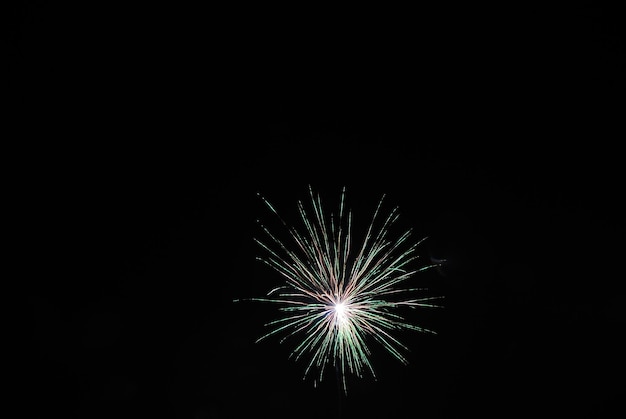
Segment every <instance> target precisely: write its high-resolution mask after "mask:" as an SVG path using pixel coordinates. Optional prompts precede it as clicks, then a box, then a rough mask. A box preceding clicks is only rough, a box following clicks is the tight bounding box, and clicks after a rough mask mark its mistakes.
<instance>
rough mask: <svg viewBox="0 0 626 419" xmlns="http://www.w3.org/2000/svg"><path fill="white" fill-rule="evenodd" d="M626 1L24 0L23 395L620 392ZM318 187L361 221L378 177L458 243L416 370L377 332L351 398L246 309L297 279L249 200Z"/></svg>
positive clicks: (602, 411)
mask: <svg viewBox="0 0 626 419" xmlns="http://www.w3.org/2000/svg"><path fill="white" fill-rule="evenodd" d="M615 3H618V2H615ZM612 4H613V3H609V2H606V3H603V2H593V3H592V2H589V3H586V2H580V1H575V2H568V3H567V5H566V6H561V5H556V4H553V3H546V2H537V4H531V3H527V2H525V3H519V4H515V5H502V4H488V3H486V4H483V5H481V6H476V5H473V4H472V5H455V4H449V3H446V4H441V5H439V6H436V7H435V6H413V7H411V8H408V7H407V8H401V7H397V8H396V7H394V6H386V7H384V8H379V7H366V6H363V5H355V6H353V7H348V6H342V7H341V8H340V7H338V6H336V5H329V6H324V7H322V6H320V5H313V4H312V5H308V6H303V5H301V6H298V7H294V6H281V7H278V6H276V7H270V6H266V5H262V6H258V5H257V6H252V5H243V4H242V5H237V6H232V7H231V6H220V5H218V6H198V5H197V4H185V3H183V2H177V3H176V4H173V3H163V2H156V3H155V2H144V3H137V2H118V3H115V2H106V3H101V4H94V3H93V2H89V5H85V4H70V3H64V5H62V6H60V5H54V4H50V2H33V1H27V2H22V3H20V5H19V6H15V7H14V8H13V9H11V12H10V13H8V14H7V16H8V20H9V25H6V27H7V28H9V29H8V30H7V31H6V34H7V35H8V37H7V39H8V40H9V42H8V47H7V48H6V49H5V56H7V57H8V58H9V59H8V60H6V62H7V63H8V64H7V65H6V66H7V67H8V69H9V74H10V78H9V79H8V81H9V83H8V87H9V89H10V90H11V92H12V94H13V95H12V96H10V98H11V100H12V101H13V102H12V106H11V109H10V111H9V112H8V114H6V116H7V117H8V118H7V119H8V120H9V122H11V123H12V124H11V125H10V126H11V127H15V128H17V129H16V130H11V131H9V130H8V131H7V132H9V133H10V135H9V137H10V138H11V150H10V151H9V152H8V153H7V155H6V158H7V159H9V160H10V163H17V164H16V165H15V166H16V169H15V170H13V171H11V174H10V175H9V177H8V178H7V180H8V184H9V189H10V191H15V192H16V193H17V196H16V198H15V199H12V200H11V201H10V205H11V206H12V208H14V209H15V210H16V211H15V213H16V215H15V217H14V218H10V222H11V223H12V224H13V225H14V226H15V227H16V228H17V230H18V232H19V235H18V238H17V239H16V240H15V242H14V246H13V248H14V249H17V251H18V253H19V254H20V255H22V256H25V257H24V258H23V259H16V260H18V261H19V262H20V266H21V269H20V270H19V274H18V275H19V276H18V284H19V285H20V286H21V287H20V290H19V294H18V301H19V303H20V305H21V307H23V309H24V314H23V316H22V317H21V318H23V320H24V321H23V324H24V326H23V329H22V330H23V332H24V334H25V338H24V339H23V340H21V342H23V348H22V347H21V345H20V351H21V352H22V354H23V355H25V356H24V358H25V360H24V361H23V363H22V367H23V368H22V369H23V377H22V378H23V380H22V381H21V382H20V384H19V385H18V386H17V388H18V390H19V391H20V392H21V393H22V394H23V395H24V396H25V402H24V404H23V406H22V408H23V412H24V414H25V415H26V416H28V417H40V416H43V415H45V416H49V415H52V414H57V413H60V414H62V415H63V416H64V417H81V418H100V417H102V418H104V417H134V418H137V417H157V416H158V417H168V418H213V417H218V418H221V417H237V418H238V417H250V416H251V415H259V416H261V417H266V416H267V417H277V418H278V417H320V416H326V417H346V418H348V417H357V416H359V417H381V416H382V417H391V416H393V415H399V414H403V415H406V417H442V418H443V417H458V416H460V415H461V414H463V415H465V414H467V415H470V414H477V415H481V416H488V417H522V416H527V415H530V414H544V413H545V414H553V415H559V416H569V417H595V418H598V417H608V416H609V415H613V414H615V413H616V412H617V413H619V412H623V411H624V407H623V400H624V396H625V388H624V384H623V374H624V372H625V371H624V360H623V353H624V350H625V349H626V348H625V347H624V344H623V339H622V337H623V328H624V319H625V317H624V298H625V296H626V295H625V291H624V285H623V263H622V261H621V258H622V257H623V242H624V238H625V236H624V232H625V231H624V225H623V221H622V220H623V210H624V207H623V204H622V202H621V201H622V199H621V198H622V189H623V188H622V181H621V176H622V167H621V166H622V153H621V147H620V142H621V141H622V140H623V130H622V129H621V126H620V122H621V121H620V119H621V118H622V117H621V116H620V106H621V105H622V104H623V99H622V95H623V93H624V77H623V74H624V69H625V66H624V28H623V23H622V22H621V20H620V13H622V15H621V16H623V10H619V9H618V8H617V7H616V6H614V5H612ZM622 20H623V19H622ZM308 185H311V186H312V187H313V188H314V189H315V190H316V191H319V192H320V193H321V194H322V199H323V201H324V202H325V203H328V208H335V205H336V203H337V200H338V199H339V194H340V192H341V188H342V187H343V186H346V187H347V191H348V196H347V199H348V205H349V206H350V207H351V208H352V209H353V211H354V214H355V217H357V218H355V220H357V221H360V222H361V223H365V222H366V217H368V216H370V215H371V213H372V211H373V209H374V207H375V205H376V203H377V201H378V199H379V198H380V196H381V195H382V194H386V198H385V199H386V201H385V202H386V205H387V207H386V208H387V209H391V208H392V207H393V206H395V205H398V206H399V207H400V212H401V219H400V222H399V228H413V229H414V231H415V234H416V236H417V237H422V236H429V239H428V240H427V241H426V242H425V243H424V245H423V246H422V247H421V248H420V252H421V253H422V255H423V257H424V259H423V260H424V261H425V262H428V260H429V258H431V257H432V258H436V259H441V258H445V259H447V261H448V262H447V263H446V264H445V265H444V266H443V268H442V269H441V270H439V271H434V270H432V271H428V272H426V273H424V274H423V275H422V276H418V277H416V278H415V281H416V282H418V283H420V284H426V285H428V286H430V287H431V288H432V292H433V293H441V294H443V295H445V296H446V300H445V308H444V309H442V310H434V311H433V310H427V311H420V312H415V313H414V315H415V316H416V317H415V319H416V322H417V323H419V324H425V325H429V326H431V327H433V328H434V329H435V330H437V332H438V334H437V335H417V334H407V335H402V338H403V341H404V342H406V343H407V344H408V346H409V347H410V348H411V352H410V353H409V354H408V358H409V361H410V364H409V365H408V366H402V365H400V364H399V363H398V362H396V361H395V360H393V359H391V358H390V357H389V356H388V355H387V354H386V353H384V352H382V351H381V350H380V348H378V347H376V345H373V348H374V349H373V350H374V353H373V363H374V367H375V368H376V371H377V374H378V381H372V380H371V379H370V378H369V377H366V378H364V379H363V380H352V379H351V380H350V381H349V389H348V390H349V395H348V397H344V396H340V393H338V391H337V385H336V383H335V381H334V377H333V376H332V374H330V375H329V376H328V377H327V380H325V381H323V382H322V383H321V384H320V385H319V386H318V387H317V388H314V387H313V383H312V381H311V380H307V381H303V380H302V379H301V378H302V373H303V368H304V364H303V363H301V362H298V363H297V362H294V361H293V360H289V359H288V354H289V351H290V349H291V348H293V345H294V343H295V342H296V340H292V341H287V342H285V343H284V344H283V345H279V344H278V341H277V340H276V339H274V340H268V341H266V342H263V343H259V344H255V343H254V340H255V339H256V338H257V337H259V336H260V335H261V334H262V333H263V331H264V329H263V323H265V322H266V321H268V320H271V319H273V318H274V316H275V315H277V312H276V311H275V307H273V306H266V305H262V304H253V303H237V304H235V303H233V302H232V300H233V299H234V298H245V297H252V296H260V295H262V294H263V293H264V292H266V291H267V290H269V289H271V288H273V287H274V286H276V285H277V283H278V278H277V277H276V276H275V275H274V274H273V273H272V272H271V271H269V270H267V269H265V268H264V267H263V266H262V265H260V264H259V263H257V262H255V260H254V258H255V256H257V255H259V254H260V251H259V249H257V248H256V247H255V246H254V243H253V241H252V238H253V237H254V236H256V235H258V233H259V231H258V227H257V225H256V223H255V220H256V219H257V218H260V219H263V220H264V221H266V222H267V223H268V225H270V226H272V227H275V228H279V227H280V224H279V223H277V222H276V220H275V219H273V218H272V217H271V214H270V213H269V212H268V211H267V209H266V208H265V207H263V205H262V203H261V202H260V200H259V199H258V198H257V196H256V193H257V192H261V193H262V194H263V195H265V196H266V197H267V198H268V199H269V200H270V201H271V202H272V203H274V204H275V206H276V207H277V209H278V210H279V211H280V213H281V214H282V215H284V216H285V217H286V218H288V219H295V218H296V217H295V216H296V201H297V200H298V199H306V197H307V191H308ZM358 217H361V218H358ZM357 221H355V222H357ZM359 226H360V227H361V230H360V231H361V232H362V229H363V228H364V227H363V224H359V223H358V222H357V227H356V230H357V232H358V231H359Z"/></svg>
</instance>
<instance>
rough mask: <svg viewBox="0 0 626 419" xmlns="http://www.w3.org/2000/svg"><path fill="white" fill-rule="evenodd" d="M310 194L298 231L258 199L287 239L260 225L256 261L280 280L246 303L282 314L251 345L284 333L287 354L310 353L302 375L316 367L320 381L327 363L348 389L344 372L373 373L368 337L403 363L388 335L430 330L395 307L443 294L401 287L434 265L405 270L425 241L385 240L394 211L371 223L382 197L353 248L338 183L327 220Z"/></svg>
mask: <svg viewBox="0 0 626 419" xmlns="http://www.w3.org/2000/svg"><path fill="white" fill-rule="evenodd" d="M309 192H310V197H311V204H312V207H311V210H312V214H309V213H308V212H307V211H306V209H305V207H304V205H303V203H302V202H301V201H299V202H298V210H299V214H300V218H301V220H302V222H303V225H304V232H302V231H299V230H297V229H295V228H294V227H292V226H289V225H288V224H287V223H286V222H285V221H284V220H283V219H282V218H281V217H280V215H279V214H278V212H277V211H276V210H275V209H274V207H273V206H272V205H271V204H270V203H269V201H267V200H266V199H265V198H263V197H261V199H262V200H263V202H264V203H265V205H267V207H268V208H269V209H270V210H271V211H272V212H273V213H274V214H275V215H276V216H278V218H279V219H280V220H281V222H282V223H283V225H284V226H285V227H286V229H287V230H288V232H289V235H290V237H291V239H292V241H293V243H292V244H291V245H288V244H287V243H284V242H283V241H281V240H279V239H278V238H277V237H276V236H275V235H274V234H273V233H271V232H270V231H269V229H268V228H267V227H266V226H264V225H261V229H262V231H263V233H264V234H265V236H266V241H261V240H259V239H255V241H256V243H258V245H259V246H260V247H261V248H262V249H263V250H264V251H266V252H267V256H266V257H259V258H257V259H258V260H259V261H261V262H262V263H264V264H266V265H267V266H269V267H270V268H272V269H273V270H274V271H275V272H277V273H278V274H279V275H280V276H282V278H283V280H284V284H283V285H282V286H280V287H278V288H274V289H273V290H271V291H270V292H269V293H268V294H267V297H266V298H249V299H247V300H252V301H264V302H271V303H277V304H279V305H280V308H279V309H280V311H282V312H284V314H285V315H284V316H283V317H281V318H279V319H277V320H274V321H272V322H270V323H267V324H266V326H268V327H270V331H269V332H268V333H267V334H265V335H263V336H261V337H260V338H259V339H257V342H259V341H261V340H263V339H265V338H267V337H269V336H273V335H277V334H284V336H283V338H282V339H281V341H280V342H281V343H282V342H283V341H284V340H285V339H287V338H289V337H291V336H295V335H298V336H300V337H301V340H300V341H299V343H298V344H297V345H296V347H295V349H294V350H293V351H292V353H291V356H293V357H295V359H296V360H298V359H300V358H301V357H303V356H305V355H306V354H308V355H309V356H310V358H309V360H308V365H307V367H306V370H305V373H304V377H303V378H305V379H306V377H307V376H308V375H309V373H310V372H311V370H312V369H314V368H315V369H317V370H318V379H319V380H320V381H321V380H322V378H323V375H324V368H325V367H326V366H327V365H329V364H332V365H333V367H334V368H335V369H336V371H337V373H338V375H339V376H341V382H342V387H343V390H344V392H346V393H347V387H346V375H347V373H351V374H354V375H356V376H358V377H363V372H364V370H368V371H369V372H370V373H371V375H372V377H374V378H376V374H375V373H374V368H373V367H372V364H371V363H370V355H371V351H370V348H369V346H368V343H369V342H368V339H370V338H371V339H373V340H375V341H377V342H378V343H379V344H381V345H382V347H384V348H385V349H386V350H387V351H388V352H389V353H390V354H391V355H392V356H393V357H394V358H396V359H398V360H399V361H400V362H402V363H403V364H407V363H408V361H407V359H406V357H405V356H404V355H403V352H404V351H408V348H407V347H406V346H405V345H404V344H402V343H401V342H400V341H399V340H398V339H397V338H396V337H394V332H396V331H398V330H413V331H418V332H426V333H435V332H434V331H432V330H429V329H426V328H423V327H419V326H417V325H414V324H412V323H409V322H408V321H407V320H405V319H404V317H402V316H401V315H400V314H399V313H398V312H397V310H396V309H398V308H400V307H410V308H417V307H440V306H439V305H436V304H433V303H432V301H433V300H437V299H440V298H443V297H442V296H435V297H433V296H426V297H424V296H422V297H417V296H415V293H423V292H425V291H427V290H426V289H425V288H408V287H406V286H404V285H403V284H405V283H406V281H407V280H408V279H409V278H411V277H413V276H414V274H416V273H418V272H421V271H424V270H426V269H429V268H432V267H434V266H437V265H426V266H421V267H418V268H410V267H409V265H411V263H412V262H414V261H415V260H416V259H418V256H417V254H416V253H417V247H418V245H419V244H420V243H421V242H422V241H423V240H424V239H422V240H419V241H417V242H414V243H412V244H411V243H409V237H410V234H411V231H410V230H409V231H406V232H405V233H404V234H402V235H401V236H400V237H399V238H397V239H396V240H391V239H390V238H389V237H388V235H389V228H390V226H391V225H392V224H393V223H394V222H395V221H396V220H397V219H398V217H399V214H398V208H395V209H394V210H393V211H391V213H390V214H389V215H388V216H387V217H386V218H385V219H384V221H382V225H381V226H380V227H379V228H376V224H377V223H378V218H379V215H380V209H381V206H382V202H383V199H384V195H383V197H382V198H381V199H380V201H379V203H378V206H377V207H376V210H375V211H374V215H373V217H372V219H371V222H370V224H369V227H368V229H367V232H366V235H365V238H364V240H363V242H362V243H361V244H360V245H359V246H358V248H356V249H354V248H353V247H354V243H353V237H352V234H351V229H352V212H351V211H350V210H348V211H346V209H345V194H346V190H345V187H344V188H343V191H342V194H341V202H340V205H339V216H338V218H335V216H334V215H333V214H330V218H328V217H327V216H326V215H325V214H324V213H323V211H322V203H321V199H320V197H319V195H317V194H315V193H314V192H313V190H312V188H311V187H309ZM259 196H260V195H259ZM266 243H269V245H268V244H266ZM235 301H239V300H235ZM394 311H395V312H394Z"/></svg>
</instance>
